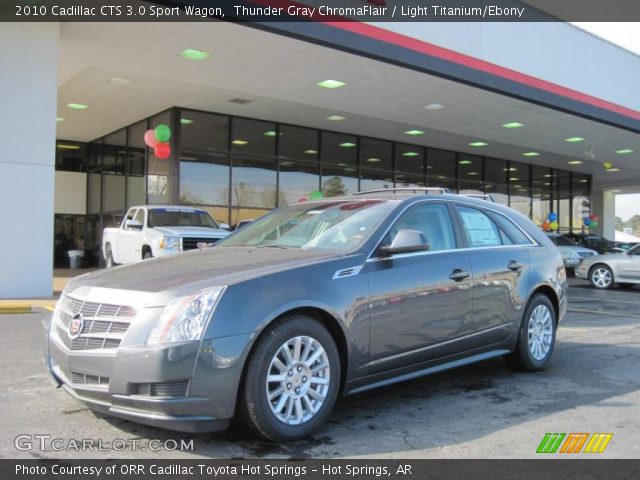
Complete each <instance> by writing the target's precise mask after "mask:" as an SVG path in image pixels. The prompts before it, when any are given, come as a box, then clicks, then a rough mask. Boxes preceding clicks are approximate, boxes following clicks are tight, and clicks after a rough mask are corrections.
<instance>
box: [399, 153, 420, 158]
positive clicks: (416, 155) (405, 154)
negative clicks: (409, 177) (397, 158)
mask: <svg viewBox="0 0 640 480" xmlns="http://www.w3.org/2000/svg"><path fill="white" fill-rule="evenodd" d="M402 156H403V157H418V156H420V154H419V153H418V152H404V153H403V154H402Z"/></svg>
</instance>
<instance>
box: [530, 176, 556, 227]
mask: <svg viewBox="0 0 640 480" xmlns="http://www.w3.org/2000/svg"><path fill="white" fill-rule="evenodd" d="M552 185H553V177H552V173H551V170H550V169H549V168H546V167H538V166H535V165H534V166H532V167H531V187H532V188H531V193H532V195H531V196H532V209H531V219H532V220H533V222H534V223H535V224H536V225H542V224H543V223H544V221H545V220H546V219H547V217H548V216H549V214H550V213H551V186H552ZM556 213H557V212H556Z"/></svg>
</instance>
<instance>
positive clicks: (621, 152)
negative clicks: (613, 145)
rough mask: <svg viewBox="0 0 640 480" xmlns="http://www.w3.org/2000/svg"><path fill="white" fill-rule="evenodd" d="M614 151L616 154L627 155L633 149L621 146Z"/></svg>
mask: <svg viewBox="0 0 640 480" xmlns="http://www.w3.org/2000/svg"><path fill="white" fill-rule="evenodd" d="M616 153H617V154H618V155H628V154H630V153H633V150H631V149H630V148H621V149H620V150H616Z"/></svg>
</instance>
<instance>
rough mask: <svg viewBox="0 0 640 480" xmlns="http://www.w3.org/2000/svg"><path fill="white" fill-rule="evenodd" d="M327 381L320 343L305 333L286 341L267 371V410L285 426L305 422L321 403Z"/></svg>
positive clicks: (325, 358)
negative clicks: (269, 409)
mask: <svg viewBox="0 0 640 480" xmlns="http://www.w3.org/2000/svg"><path fill="white" fill-rule="evenodd" d="M330 381H331V369H330V366H329V358H328V355H327V352H326V351H325V349H324V348H323V347H322V345H321V344H320V342H318V341H317V340H315V339H314V338H312V337H309V336H297V337H294V338H291V339H289V340H287V341H286V342H285V343H283V344H282V345H281V346H280V348H278V350H277V351H276V353H275V355H274V356H273V359H272V360H271V363H270V365H269V369H268V370H267V378H266V384H265V388H266V392H267V399H268V401H269V407H270V408H271V412H272V413H273V415H274V416H275V417H276V418H277V419H278V420H280V421H281V422H283V423H285V424H287V425H300V424H302V423H305V422H308V421H309V420H311V419H312V418H313V417H314V416H315V415H316V414H317V413H318V411H319V410H320V408H321V407H322V405H323V404H324V401H325V399H326V397H327V393H328V391H329V384H330Z"/></svg>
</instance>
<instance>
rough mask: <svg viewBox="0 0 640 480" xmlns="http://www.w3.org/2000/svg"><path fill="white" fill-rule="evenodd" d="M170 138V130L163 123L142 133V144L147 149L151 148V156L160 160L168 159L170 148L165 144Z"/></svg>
mask: <svg viewBox="0 0 640 480" xmlns="http://www.w3.org/2000/svg"><path fill="white" fill-rule="evenodd" d="M170 138H171V129H170V128H169V127H168V126H166V125H165V124H163V123H161V124H160V125H158V126H157V127H156V128H154V129H152V130H147V131H146V132H145V133H144V143H146V144H147V146H148V147H149V148H153V154H154V155H155V156H156V157H158V158H159V159H160V160H164V159H165V158H169V155H171V147H170V146H169V143H167V142H169V139H170Z"/></svg>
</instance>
